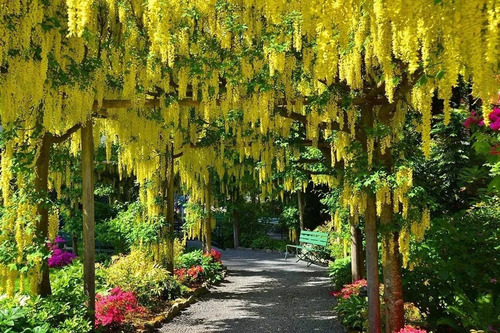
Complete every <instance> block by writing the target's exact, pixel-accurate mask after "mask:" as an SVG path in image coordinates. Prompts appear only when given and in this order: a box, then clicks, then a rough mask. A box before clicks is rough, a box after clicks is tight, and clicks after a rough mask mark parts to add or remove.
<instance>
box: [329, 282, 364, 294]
mask: <svg viewBox="0 0 500 333" xmlns="http://www.w3.org/2000/svg"><path fill="white" fill-rule="evenodd" d="M366 286H367V282H366V280H365V279H362V280H357V281H355V282H354V283H352V284H346V285H344V287H343V288H342V289H341V290H340V291H332V292H331V295H332V296H335V297H338V298H344V299H348V298H350V297H351V296H352V295H354V296H358V295H359V291H360V289H361V288H362V287H366Z"/></svg>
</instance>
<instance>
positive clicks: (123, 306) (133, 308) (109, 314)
mask: <svg viewBox="0 0 500 333" xmlns="http://www.w3.org/2000/svg"><path fill="white" fill-rule="evenodd" d="M144 311H145V309H144V308H143V307H141V306H140V305H139V304H138V302H137V299H136V297H135V295H134V293H132V292H125V291H123V290H121V288H120V287H117V288H113V289H111V291H110V294H109V295H106V296H101V295H96V304H95V317H96V321H95V325H96V327H101V326H102V327H110V326H119V325H121V324H123V322H124V321H125V320H126V319H127V318H128V317H130V316H131V315H132V314H137V313H143V312H144Z"/></svg>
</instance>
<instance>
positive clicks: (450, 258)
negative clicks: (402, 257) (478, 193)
mask: <svg viewBox="0 0 500 333" xmlns="http://www.w3.org/2000/svg"><path fill="white" fill-rule="evenodd" d="M499 207H500V204H499V202H498V200H492V201H491V202H488V201H486V202H483V203H482V204H481V205H478V206H476V207H473V208H472V209H469V210H467V211H461V212H459V213H456V214H455V215H453V216H446V217H443V218H435V219H433V220H432V224H431V228H430V229H429V230H428V231H427V232H426V236H425V239H424V240H423V242H422V243H420V244H414V246H413V248H412V252H411V257H410V258H411V261H412V262H414V263H415V266H414V267H413V270H411V271H405V272H404V274H403V282H404V288H405V290H404V291H405V299H407V300H408V301H411V302H413V303H415V304H416V305H417V306H418V307H419V308H420V309H421V310H422V311H423V312H424V313H425V314H426V320H427V322H428V324H429V327H431V328H436V327H437V326H439V325H446V326H449V327H451V328H452V329H453V330H455V331H457V332H468V331H469V330H470V329H483V330H485V331H487V330H488V326H492V327H495V325H497V326H500V323H499V319H498V318H499V317H500V292H499V290H500V289H499V288H498V284H497V283H495V281H496V280H495V278H497V277H498V276H500V262H499V261H498V260H495V258H497V257H498V238H499V236H500V218H499V217H500V210H499ZM444 239H445V240H446V241H443V240H444ZM488 295H489V296H488ZM495 303H496V304H495Z"/></svg>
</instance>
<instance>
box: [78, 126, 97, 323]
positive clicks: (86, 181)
mask: <svg viewBox="0 0 500 333" xmlns="http://www.w3.org/2000/svg"><path fill="white" fill-rule="evenodd" d="M92 126H93V125H92V119H89V120H87V122H86V123H85V126H84V127H82V130H81V131H82V133H81V135H82V139H81V142H82V206H83V276H84V277H83V279H84V291H85V294H86V295H87V297H88V301H89V306H88V308H89V316H90V321H91V325H92V327H93V326H94V322H95V224H94V142H93V140H94V135H93V133H92V132H93V131H92Z"/></svg>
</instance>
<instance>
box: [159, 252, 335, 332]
mask: <svg viewBox="0 0 500 333" xmlns="http://www.w3.org/2000/svg"><path fill="white" fill-rule="evenodd" d="M221 252H222V261H223V262H224V264H225V265H227V267H228V276H227V277H226V281H224V282H223V283H222V284H220V285H219V286H217V287H214V288H212V289H211V292H210V293H209V294H207V295H205V296H203V297H201V298H200V299H199V300H198V302H196V303H195V304H193V305H191V306H190V307H189V308H187V309H186V310H184V311H183V313H182V314H181V315H180V316H178V317H176V318H175V319H174V320H173V321H172V322H170V323H168V324H165V326H163V327H162V329H161V332H172V333H184V332H186V333H187V332H189V333H202V332H203V333H207V332H238V333H240V332H243V333H244V332H252V333H260V332H294V333H300V332H304V333H305V332H307V333H310V332H339V333H340V332H343V329H342V326H341V325H340V323H339V322H338V321H337V320H336V319H335V316H334V313H333V311H332V307H333V305H334V302H335V300H334V298H333V297H332V296H330V293H329V291H330V286H329V278H328V274H327V269H326V268H325V267H319V266H315V265H312V266H310V267H307V263H304V262H302V261H300V262H295V259H294V258H293V257H292V258H290V259H288V260H287V261H285V260H284V259H283V255H282V254H277V253H266V252H259V251H237V250H228V251H221Z"/></svg>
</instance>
